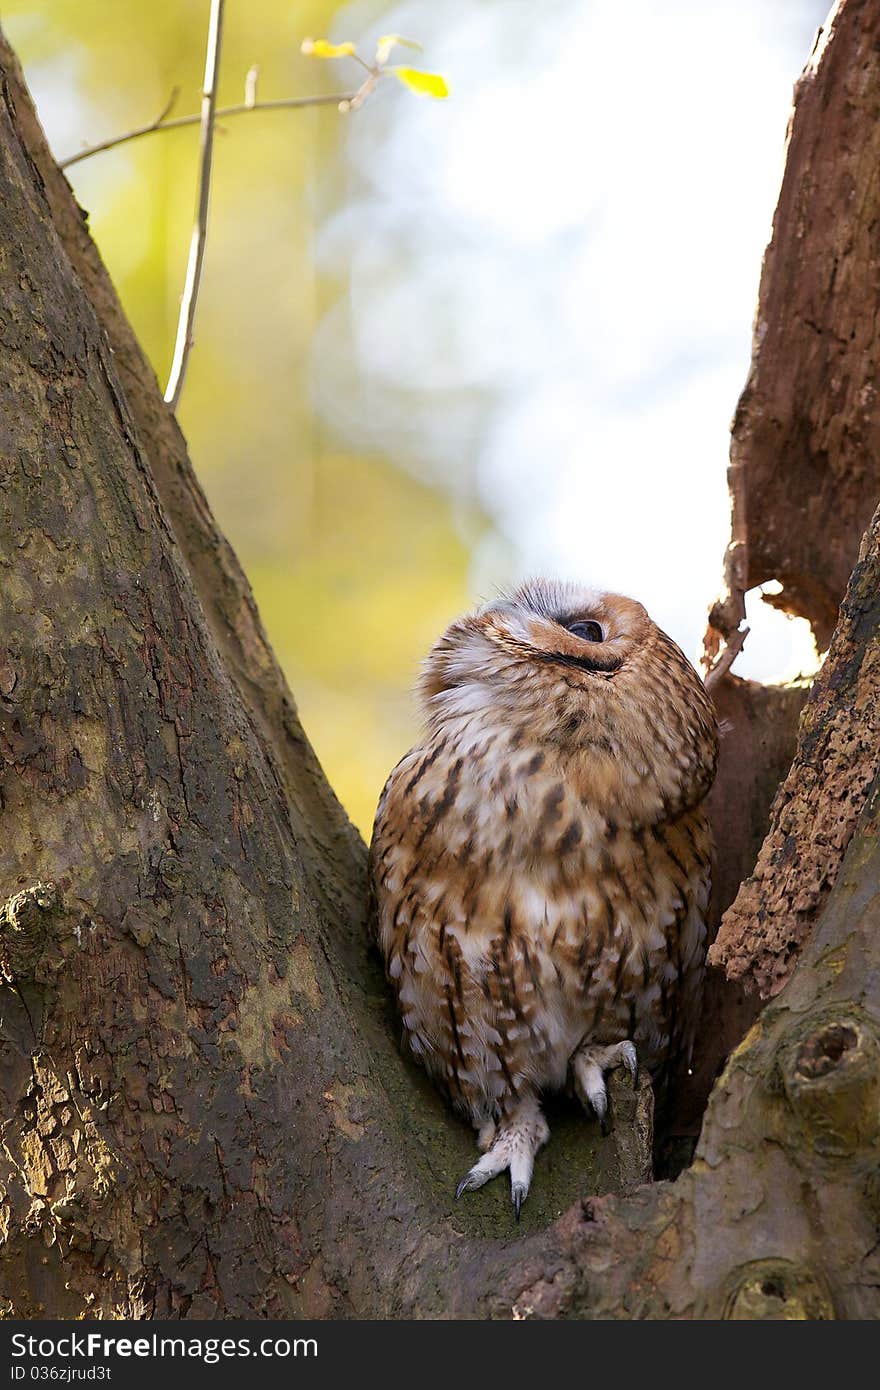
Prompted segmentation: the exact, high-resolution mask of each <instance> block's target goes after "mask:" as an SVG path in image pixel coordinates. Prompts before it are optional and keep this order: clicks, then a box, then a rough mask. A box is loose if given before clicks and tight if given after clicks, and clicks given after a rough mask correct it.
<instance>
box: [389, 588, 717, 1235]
mask: <svg viewBox="0 0 880 1390" xmlns="http://www.w3.org/2000/svg"><path fill="white" fill-rule="evenodd" d="M421 696H422V699H423V702H424V708H425V716H426V728H425V735H424V738H423V739H422V740H421V742H420V743H419V744H418V746H417V747H415V748H413V749H412V750H411V752H409V753H407V755H406V756H405V757H404V758H403V759H402V761H401V762H400V763H399V764H398V765H397V767H396V768H395V769H394V771H393V772H392V774H391V776H390V778H389V779H388V783H387V785H386V787H385V790H384V792H383V794H382V798H381V801H380V803H379V808H378V811H377V814H376V824H375V829H374V833H373V841H372V846H371V850H370V873H371V885H372V892H373V896H374V913H373V930H374V933H375V939H376V942H377V944H378V947H379V950H380V952H381V954H382V956H383V959H384V962H385V968H386V972H387V975H388V979H389V981H390V983H391V986H392V988H393V990H394V992H395V995H396V998H397V1003H398V1006H399V1009H400V1013H401V1016H402V1019H403V1028H404V1035H405V1038H406V1041H407V1043H408V1046H409V1048H410V1049H411V1050H412V1052H413V1054H414V1055H415V1056H416V1057H417V1058H418V1059H419V1061H420V1062H421V1063H422V1064H423V1065H424V1066H425V1068H426V1069H427V1071H428V1072H429V1074H430V1075H431V1077H432V1078H433V1079H434V1080H435V1082H436V1083H437V1084H438V1085H439V1086H441V1087H442V1088H443V1090H444V1091H445V1092H446V1093H447V1095H448V1096H449V1099H450V1100H451V1102H452V1104H453V1105H454V1106H455V1107H456V1108H457V1109H459V1110H460V1111H462V1112H463V1113H464V1114H465V1115H466V1116H467V1117H468V1118H469V1119H470V1120H471V1122H472V1123H473V1124H474V1126H475V1128H476V1129H477V1131H478V1143H479V1146H480V1148H481V1149H482V1150H483V1157H482V1158H481V1159H480V1160H479V1161H478V1162H477V1163H476V1164H475V1165H474V1167H473V1168H472V1169H471V1170H470V1172H469V1173H468V1174H467V1175H466V1177H465V1178H464V1179H463V1181H462V1183H461V1184H460V1185H459V1192H461V1191H462V1190H465V1189H466V1188H472V1187H478V1186H481V1185H482V1183H483V1182H486V1181H487V1180H488V1179H489V1178H491V1177H494V1176H495V1175H496V1173H499V1172H502V1171H504V1170H505V1169H509V1170H510V1177H511V1188H512V1195H513V1201H514V1206H515V1208H516V1212H517V1215H518V1214H519V1208H520V1203H521V1202H522V1200H523V1199H524V1197H525V1195H526V1193H527V1191H528V1186H529V1182H530V1180H531V1174H532V1165H533V1160H534V1155H535V1153H536V1151H537V1149H538V1148H539V1147H540V1145H541V1144H542V1143H543V1142H544V1141H545V1140H546V1138H547V1137H548V1130H547V1126H546V1122H545V1120H544V1118H543V1115H542V1113H541V1109H540V1097H541V1093H542V1092H544V1091H554V1090H558V1089H560V1088H562V1087H564V1086H565V1085H566V1083H567V1082H571V1083H572V1084H573V1085H574V1088H575V1090H576V1091H577V1093H578V1095H579V1096H580V1097H581V1099H582V1100H583V1101H584V1102H585V1104H587V1105H589V1107H590V1108H591V1109H592V1110H594V1111H595V1112H596V1113H597V1114H598V1116H599V1118H600V1119H604V1117H605V1110H606V1106H607V1099H606V1093H605V1082H604V1073H605V1072H607V1071H608V1070H609V1069H610V1068H611V1067H613V1066H615V1065H618V1064H620V1063H623V1064H625V1065H626V1066H628V1067H629V1068H630V1070H632V1071H635V1066H636V1057H638V1061H639V1062H640V1063H641V1064H643V1065H644V1066H646V1067H648V1068H649V1069H650V1071H651V1072H652V1074H654V1075H655V1076H656V1075H657V1074H658V1073H660V1072H662V1070H663V1069H664V1067H666V1066H667V1065H668V1064H669V1063H670V1062H672V1061H678V1060H680V1059H683V1058H686V1057H687V1056H689V1054H690V1049H691V1046H692V1042H693V1033H694V1028H695V1025H696V1021H697V1015H698V1010H699V1002H700V992H701V985H702V976H703V961H704V955H705V918H706V909H707V903H708V894H709V862H710V851H711V845H710V835H709V826H708V822H707V819H706V815H705V813H704V811H703V801H704V799H705V797H706V794H707V792H708V791H709V788H710V787H711V785H712V781H713V778H714V775H715V764H716V756H717V732H716V722H715V716H714V712H713V708H712V704H711V702H710V700H709V698H708V696H707V695H706V692H705V690H704V688H703V685H702V683H701V681H700V679H699V677H698V675H697V673H696V672H695V670H694V669H693V667H692V666H691V665H690V663H689V662H688V661H687V660H686V658H685V656H684V655H683V653H682V652H681V651H680V650H679V648H678V647H677V646H676V645H675V643H674V642H673V641H671V640H670V638H668V637H667V636H666V634H665V633H663V632H662V631H661V630H660V629H659V628H658V627H657V626H656V624H655V623H653V622H652V621H651V619H650V618H649V617H648V615H647V613H646V612H645V609H644V608H643V607H642V606H641V604H639V603H636V602H634V601H633V600H632V599H628V598H623V597H621V596H619V595H616V594H602V593H595V592H592V591H589V590H585V589H581V588H578V587H576V586H571V585H563V584H557V583H550V582H547V581H544V580H535V581H533V582H531V583H529V584H526V585H524V586H523V587H522V588H521V589H519V590H518V591H517V592H516V593H514V594H512V595H511V596H510V597H506V598H502V599H499V600H498V601H497V602H494V603H490V604H487V605H486V606H485V607H483V608H481V609H480V610H478V611H477V612H476V613H474V614H471V615H469V616H466V617H464V618H461V619H460V620H459V621H458V622H455V623H453V624H452V626H451V627H450V628H449V629H448V631H447V632H446V633H444V635H443V636H442V637H441V638H440V640H439V641H438V642H437V643H436V645H435V646H434V648H433V649H432V651H431V653H430V654H429V656H428V659H427V662H426V664H425V668H424V672H423V676H422V680H421Z"/></svg>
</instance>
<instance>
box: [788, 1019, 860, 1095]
mask: <svg viewBox="0 0 880 1390" xmlns="http://www.w3.org/2000/svg"><path fill="white" fill-rule="evenodd" d="M858 1044H859V1035H858V1032H857V1030H856V1029H855V1028H854V1027H853V1026H852V1025H851V1024H848V1023H828V1024H826V1025H825V1026H824V1027H823V1028H820V1029H818V1031H817V1032H815V1033H812V1034H811V1035H810V1037H809V1038H807V1040H806V1042H805V1043H802V1044H801V1046H800V1048H799V1049H798V1054H797V1057H796V1059H795V1071H796V1072H797V1074H798V1076H802V1077H804V1079H805V1080H807V1081H816V1080H818V1078H819V1077H821V1076H825V1075H826V1074H827V1073H828V1072H829V1071H831V1070H832V1068H833V1067H836V1066H837V1065H838V1063H839V1062H840V1061H841V1059H842V1058H843V1056H844V1054H845V1053H846V1052H850V1051H852V1049H853V1048H855V1047H858Z"/></svg>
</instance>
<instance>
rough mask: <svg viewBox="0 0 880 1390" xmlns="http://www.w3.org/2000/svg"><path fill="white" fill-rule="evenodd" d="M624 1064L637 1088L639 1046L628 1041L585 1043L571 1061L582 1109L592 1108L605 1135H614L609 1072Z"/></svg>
mask: <svg viewBox="0 0 880 1390" xmlns="http://www.w3.org/2000/svg"><path fill="white" fill-rule="evenodd" d="M621 1063H622V1064H623V1066H625V1067H626V1069H627V1071H628V1072H629V1074H630V1076H631V1077H632V1079H633V1085H634V1086H637V1085H638V1079H639V1059H638V1054H637V1053H636V1049H635V1046H634V1045H633V1043H631V1042H630V1041H629V1040H628V1039H627V1040H626V1041H624V1042H620V1043H612V1044H611V1045H609V1046H602V1045H601V1044H592V1043H583V1044H582V1045H581V1046H580V1047H579V1048H578V1050H577V1052H576V1053H575V1054H574V1056H573V1057H572V1059H571V1066H572V1071H573V1073H574V1089H575V1091H576V1093H577V1095H578V1098H579V1100H580V1102H581V1104H582V1105H584V1106H587V1105H589V1106H590V1107H591V1108H592V1110H593V1111H594V1113H595V1115H596V1118H597V1120H598V1121H599V1124H600V1126H601V1129H602V1133H603V1134H605V1135H607V1134H609V1133H610V1132H611V1122H610V1119H609V1116H608V1092H607V1090H606V1088H605V1072H607V1071H612V1070H613V1069H614V1068H615V1067H616V1066H619V1065H620V1064H621Z"/></svg>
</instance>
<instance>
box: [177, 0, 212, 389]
mask: <svg viewBox="0 0 880 1390" xmlns="http://www.w3.org/2000/svg"><path fill="white" fill-rule="evenodd" d="M224 3H225V0H211V15H210V18H209V20H208V47H207V52H206V54H205V85H204V88H203V91H202V138H201V157H200V160H199V196H198V202H197V206H196V221H195V226H194V227H193V234H192V240H191V241H190V244H189V260H188V261H187V265H186V280H185V282H184V286H183V296H182V298H181V301H180V317H179V318H178V320H177V340H176V342H175V344H174V357H173V359H172V362H171V374H170V376H169V378H168V385H167V386H166V388H165V400H166V401H167V402H168V404H169V405H170V406H171V409H172V410H176V409H177V403H178V401H179V400H180V393H181V391H182V390H183V382H184V378H185V376H186V366H187V362H188V361H189V354H190V350H191V348H192V342H193V338H192V332H193V324H194V323H195V317H196V304H197V303H198V298H199V286H200V284H201V280H202V263H203V261H204V258H205V242H206V239H207V236H208V205H209V202H210V198H211V161H212V156H213V153H214V114H215V111H216V109H217V74H218V72H219V71H220V42H221V39H222V37H223V5H224Z"/></svg>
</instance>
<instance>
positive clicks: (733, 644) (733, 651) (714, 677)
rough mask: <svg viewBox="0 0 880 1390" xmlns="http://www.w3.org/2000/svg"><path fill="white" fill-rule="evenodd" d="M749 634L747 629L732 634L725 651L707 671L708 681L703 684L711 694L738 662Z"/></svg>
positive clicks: (740, 629) (738, 629) (739, 629)
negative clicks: (737, 659)
mask: <svg viewBox="0 0 880 1390" xmlns="http://www.w3.org/2000/svg"><path fill="white" fill-rule="evenodd" d="M749 632H750V629H749V628H747V627H743V628H737V630H736V632H732V633H731V634H730V636H729V637H728V638H727V642H726V644H725V647H724V651H723V652H721V653H719V655H718V657H717V658H716V660H715V661H714V662H713V664H712V666H711V668H710V670H709V671H707V673H706V679H705V681H704V682H703V684H704V685H705V687H706V689H707V690H708V691H709V692H710V693H711V691H713V690H714V689H715V686H716V685H717V684H718V682H719V681H720V680H721V677H722V676H724V675H726V674H727V672H728V671H729V670H730V668H731V666H732V665H733V663H734V662H735V661H736V658H737V657H738V656H739V654H740V652H741V651H742V649H743V643H744V642H745V640H746V638H747V637H748V635H749Z"/></svg>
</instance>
